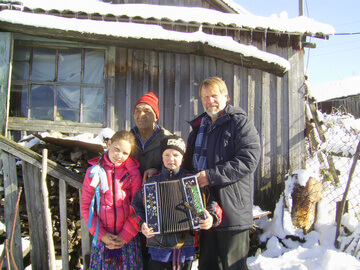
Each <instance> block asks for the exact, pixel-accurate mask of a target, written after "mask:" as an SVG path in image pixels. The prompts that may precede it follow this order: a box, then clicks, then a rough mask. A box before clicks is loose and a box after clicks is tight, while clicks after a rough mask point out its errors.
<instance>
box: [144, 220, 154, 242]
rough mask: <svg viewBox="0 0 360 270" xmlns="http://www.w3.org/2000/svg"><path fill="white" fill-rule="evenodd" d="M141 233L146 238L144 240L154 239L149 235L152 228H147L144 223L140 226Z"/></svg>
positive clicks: (152, 235)
mask: <svg viewBox="0 0 360 270" xmlns="http://www.w3.org/2000/svg"><path fill="white" fill-rule="evenodd" d="M141 232H142V233H143V234H144V235H145V236H146V238H151V237H154V236H155V235H154V234H151V233H153V232H154V230H153V228H149V226H148V225H147V223H146V222H144V223H143V224H142V225H141Z"/></svg>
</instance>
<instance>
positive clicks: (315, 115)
mask: <svg viewBox="0 0 360 270" xmlns="http://www.w3.org/2000/svg"><path fill="white" fill-rule="evenodd" d="M309 106H310V111H311V113H312V116H313V119H314V123H315V127H316V130H317V131H318V133H319V136H320V139H321V140H322V141H323V142H326V137H325V134H324V131H323V127H322V123H321V121H320V120H319V115H318V113H317V111H316V108H315V105H314V103H313V102H312V101H309ZM327 161H328V164H329V172H330V173H331V176H332V178H333V181H334V185H335V186H338V185H339V184H340V179H339V175H338V173H337V171H336V167H335V163H334V160H333V158H332V156H331V155H327Z"/></svg>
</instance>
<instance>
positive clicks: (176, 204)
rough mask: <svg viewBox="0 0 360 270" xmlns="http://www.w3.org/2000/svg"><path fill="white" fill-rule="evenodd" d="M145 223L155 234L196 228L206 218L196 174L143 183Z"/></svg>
mask: <svg viewBox="0 0 360 270" xmlns="http://www.w3.org/2000/svg"><path fill="white" fill-rule="evenodd" d="M144 197H145V215H146V223H147V224H148V226H149V227H151V228H153V230H154V234H163V233H174V232H182V231H188V230H196V229H199V222H200V220H201V219H205V218H206V216H205V213H204V204H203V201H202V198H201V193H200V188H199V185H198V183H197V179H196V176H195V175H193V176H189V177H184V178H181V179H178V180H170V181H165V182H158V183H156V182H155V183H148V184H145V185H144Z"/></svg>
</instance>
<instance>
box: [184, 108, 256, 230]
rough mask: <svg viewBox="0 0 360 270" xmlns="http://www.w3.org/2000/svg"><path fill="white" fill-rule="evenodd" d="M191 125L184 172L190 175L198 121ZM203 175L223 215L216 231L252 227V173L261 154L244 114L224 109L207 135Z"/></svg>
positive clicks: (243, 112)
mask: <svg viewBox="0 0 360 270" xmlns="http://www.w3.org/2000/svg"><path fill="white" fill-rule="evenodd" d="M204 116H205V113H203V114H201V115H200V116H199V117H197V118H196V119H194V120H193V121H191V122H190V124H191V126H192V128H193V129H192V131H191V132H190V134H189V138H188V142H187V149H186V152H185V156H184V165H183V166H184V168H186V169H187V170H190V171H193V166H192V157H193V152H194V145H195V140H196V136H197V133H198V131H199V126H200V123H201V119H202V118H203V117H204ZM207 146H208V147H207V152H206V164H207V169H206V170H205V172H206V175H207V177H208V179H209V183H210V184H209V187H210V192H211V194H212V195H213V196H215V200H216V201H217V202H218V203H219V205H220V207H221V209H222V211H223V220H222V222H221V224H220V225H219V226H217V227H216V228H215V230H226V231H234V230H247V229H251V228H252V227H253V213H252V208H253V196H254V172H255V170H256V168H257V165H258V162H259V159H260V154H261V146H260V137H259V135H258V132H257V130H256V128H255V126H254V123H253V121H252V120H250V119H249V118H248V117H247V115H246V113H245V111H244V110H243V109H241V108H239V107H233V106H231V105H227V106H226V108H225V110H224V112H223V114H222V115H221V116H219V117H218V118H217V119H216V120H215V122H214V123H213V124H212V126H211V127H210V130H209V131H208V142H207Z"/></svg>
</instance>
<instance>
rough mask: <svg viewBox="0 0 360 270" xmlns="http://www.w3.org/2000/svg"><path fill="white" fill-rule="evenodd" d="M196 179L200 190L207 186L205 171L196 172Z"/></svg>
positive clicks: (207, 180)
mask: <svg viewBox="0 0 360 270" xmlns="http://www.w3.org/2000/svg"><path fill="white" fill-rule="evenodd" d="M196 178H197V180H198V183H199V186H200V187H201V188H203V187H205V186H208V185H209V179H208V177H207V175H206V172H205V171H201V172H198V173H197V174H196Z"/></svg>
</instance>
